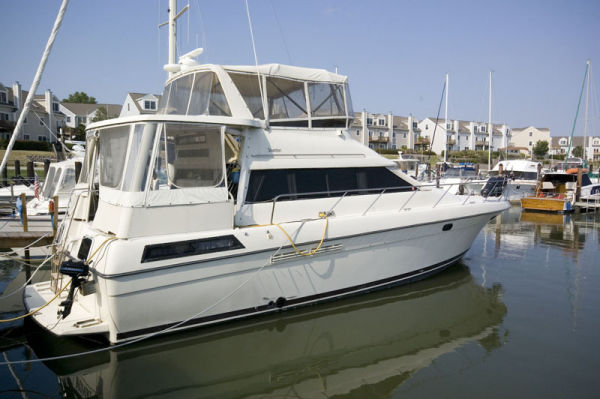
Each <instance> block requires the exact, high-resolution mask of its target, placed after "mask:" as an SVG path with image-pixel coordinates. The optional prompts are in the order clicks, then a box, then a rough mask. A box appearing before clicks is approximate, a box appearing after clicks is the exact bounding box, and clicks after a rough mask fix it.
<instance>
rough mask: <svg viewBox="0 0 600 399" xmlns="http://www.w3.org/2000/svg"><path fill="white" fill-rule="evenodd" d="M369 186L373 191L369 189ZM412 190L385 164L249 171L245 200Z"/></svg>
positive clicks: (409, 185) (249, 201)
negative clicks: (361, 166)
mask: <svg viewBox="0 0 600 399" xmlns="http://www.w3.org/2000/svg"><path fill="white" fill-rule="evenodd" d="M369 189H373V190H369ZM382 189H386V192H397V191H404V190H412V186H411V184H410V183H408V182H407V181H405V180H404V179H402V178H401V177H399V176H397V175H396V174H394V173H393V172H392V171H390V170H389V169H387V168H385V167H373V168H325V169H276V170H253V171H252V172H251V173H250V181H249V184H248V194H247V196H246V203H253V202H263V201H271V200H273V199H275V198H276V197H278V196H281V197H279V198H278V199H277V200H278V201H286V200H293V199H300V198H303V199H306V198H324V197H338V196H342V195H344V193H345V192H347V194H352V195H360V194H373V193H375V192H379V191H380V190H382ZM361 190H362V191H361Z"/></svg>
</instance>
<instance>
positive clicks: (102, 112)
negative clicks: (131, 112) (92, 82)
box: [91, 105, 118, 122]
mask: <svg viewBox="0 0 600 399" xmlns="http://www.w3.org/2000/svg"><path fill="white" fill-rule="evenodd" d="M117 116H118V115H108V110H107V109H106V107H104V106H102V105H101V106H99V107H98V109H97V110H96V114H95V115H94V117H93V118H92V120H91V121H92V122H99V121H103V120H105V119H111V118H116V117H117Z"/></svg>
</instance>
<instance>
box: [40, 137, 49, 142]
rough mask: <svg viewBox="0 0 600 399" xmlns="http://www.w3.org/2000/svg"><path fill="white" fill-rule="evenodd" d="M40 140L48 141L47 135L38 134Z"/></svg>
mask: <svg viewBox="0 0 600 399" xmlns="http://www.w3.org/2000/svg"><path fill="white" fill-rule="evenodd" d="M38 141H48V138H47V137H46V136H38Z"/></svg>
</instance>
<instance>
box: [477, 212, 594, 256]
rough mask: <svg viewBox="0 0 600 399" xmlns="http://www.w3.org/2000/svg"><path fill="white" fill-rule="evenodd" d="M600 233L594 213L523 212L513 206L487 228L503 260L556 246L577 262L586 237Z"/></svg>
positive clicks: (485, 237) (496, 250)
mask: <svg viewBox="0 0 600 399" xmlns="http://www.w3.org/2000/svg"><path fill="white" fill-rule="evenodd" d="M592 231H600V223H598V222H597V221H596V217H595V215H594V214H593V213H590V214H580V215H577V214H575V215H569V214H560V213H541V212H528V211H522V210H521V207H519V206H512V207H511V208H510V209H508V210H506V211H504V212H502V214H500V215H499V216H498V217H496V219H495V220H494V221H493V222H491V223H488V224H487V225H486V226H485V232H486V235H485V236H484V240H487V238H488V235H489V234H490V233H491V235H492V237H494V238H495V240H496V245H495V254H496V255H498V254H499V253H500V251H502V255H503V256H504V257H511V256H519V257H520V256H524V255H525V253H527V252H528V251H530V249H531V248H536V247H540V246H541V247H557V248H561V249H562V251H563V253H567V254H571V255H572V256H573V258H574V259H576V258H577V256H578V253H579V252H580V251H581V250H583V249H584V248H585V245H586V235H588V234H589V233H590V232H592Z"/></svg>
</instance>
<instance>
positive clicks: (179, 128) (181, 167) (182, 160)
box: [152, 124, 224, 190]
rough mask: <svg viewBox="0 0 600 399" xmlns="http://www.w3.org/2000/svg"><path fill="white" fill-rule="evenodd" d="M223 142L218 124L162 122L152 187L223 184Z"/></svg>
mask: <svg viewBox="0 0 600 399" xmlns="http://www.w3.org/2000/svg"><path fill="white" fill-rule="evenodd" d="M223 180H224V177H223V145H222V138H221V129H220V128H218V127H207V126H192V125H185V124H165V125H164V129H163V133H162V135H161V139H160V145H159V152H158V154H157V159H156V161H155V165H154V172H153V184H152V189H155V190H156V189H167V188H171V189H176V188H187V187H216V186H220V185H221V184H223Z"/></svg>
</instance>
